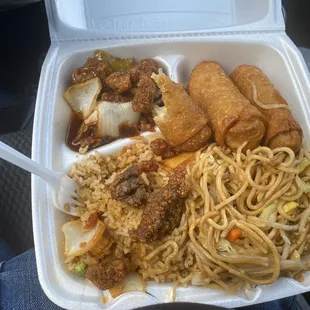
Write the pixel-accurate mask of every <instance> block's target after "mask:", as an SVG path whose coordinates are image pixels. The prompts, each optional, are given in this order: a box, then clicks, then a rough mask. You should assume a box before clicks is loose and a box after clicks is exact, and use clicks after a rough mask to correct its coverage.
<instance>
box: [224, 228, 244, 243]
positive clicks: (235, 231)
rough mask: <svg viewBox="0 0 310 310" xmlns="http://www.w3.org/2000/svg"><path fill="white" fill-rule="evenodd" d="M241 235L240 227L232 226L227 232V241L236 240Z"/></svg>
mask: <svg viewBox="0 0 310 310" xmlns="http://www.w3.org/2000/svg"><path fill="white" fill-rule="evenodd" d="M240 236H241V229H239V228H234V229H232V230H231V231H230V232H229V233H228V234H227V240H228V241H236V240H237V239H239V238H240Z"/></svg>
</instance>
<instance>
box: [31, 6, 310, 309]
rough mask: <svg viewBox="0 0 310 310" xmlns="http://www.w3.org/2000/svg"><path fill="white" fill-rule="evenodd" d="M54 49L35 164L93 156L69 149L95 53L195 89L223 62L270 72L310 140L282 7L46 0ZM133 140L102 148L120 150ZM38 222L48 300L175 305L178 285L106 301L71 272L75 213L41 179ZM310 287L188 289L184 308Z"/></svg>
mask: <svg viewBox="0 0 310 310" xmlns="http://www.w3.org/2000/svg"><path fill="white" fill-rule="evenodd" d="M46 8H47V14H48V19H49V27H50V34H51V39H52V43H51V47H50V49H49V52H48V54H47V56H46V59H45V62H44V65H43V68H42V72H41V79H40V84H39V89H38V97H37V103H36V111H35V121H34V131H33V146H32V158H33V159H34V160H35V161H37V162H39V163H40V164H42V165H44V166H46V167H48V168H51V169H54V170H58V171H65V172H67V171H68V170H69V169H70V166H71V165H72V163H73V162H75V161H77V160H80V159H82V158H84V156H87V155H84V156H81V155H77V153H75V152H72V151H71V150H70V149H69V148H68V147H67V146H66V144H65V136H66V130H67V126H68V122H69V119H70V113H71V111H70V108H69V106H68V105H67V104H66V103H65V101H64V99H63V93H64V91H65V89H66V88H67V87H68V86H69V85H70V80H71V72H72V71H73V70H74V69H75V68H77V67H79V66H81V65H82V64H83V63H84V62H85V61H86V59H87V57H89V56H90V55H92V53H93V51H94V50H95V49H104V50H106V51H108V52H110V53H112V54H113V55H115V56H118V57H135V58H136V59H142V58H146V57H153V58H155V59H156V60H158V62H159V63H160V65H161V66H162V67H163V68H164V69H165V70H166V72H168V74H169V75H170V77H171V78H172V79H173V80H174V81H176V82H181V83H186V82H187V79H188V77H189V75H190V72H191V70H192V69H193V67H194V65H195V64H197V63H199V62H200V61H202V60H213V61H217V62H219V63H220V64H221V65H222V66H223V68H224V69H225V70H226V72H227V73H228V74H229V73H231V71H232V70H234V68H236V67H237V66H239V65H241V64H250V65H255V66H258V67H259V68H261V69H262V70H263V71H264V72H265V73H266V74H267V76H268V77H269V78H270V80H271V81H272V82H273V83H274V85H275V86H276V88H277V89H278V90H279V91H280V92H281V94H282V96H283V97H284V98H285V99H286V100H287V101H288V103H289V105H290V107H291V108H292V111H293V114H294V116H295V117H296V119H297V120H298V122H299V123H300V124H301V127H302V129H303V131H304V136H305V139H306V141H308V143H310V133H309V128H310V108H309V100H310V82H309V72H308V70H307V67H306V64H305V62H304V60H303V58H302V56H301V53H300V52H299V51H298V49H297V48H296V47H295V45H294V44H293V43H292V42H291V40H290V39H289V38H288V37H287V35H286V34H285V32H284V22H283V17H282V12H281V1H278V0H251V1H248V0H220V1H211V0H207V1H206V0H192V1H185V0H148V1H146V0H135V1H127V0H113V1H102V0H62V1H60V0H46ZM128 142H129V140H128V139H124V140H118V141H116V142H113V143H111V144H109V145H106V146H102V147H100V148H99V149H97V150H98V151H99V152H101V153H102V154H105V153H113V152H115V151H118V150H120V149H121V148H122V146H124V145H126V144H127V143H128ZM32 216H33V230H34V241H35V249H36V259H37V267H38V275H39V280H40V283H41V286H42V288H43V290H44V292H45V293H46V295H47V296H48V297H49V298H50V299H51V300H52V301H53V302H54V303H56V304H57V305H59V306H61V307H63V308H68V309H132V308H136V307H138V306H143V305H148V304H154V303H163V302H171V301H172V284H170V283H165V284H156V283H148V285H147V293H141V292H135V293H125V294H123V295H121V296H119V297H117V298H116V299H114V300H113V299H112V298H110V299H109V300H108V301H107V302H106V303H104V302H103V301H102V297H103V296H104V295H107V294H108V293H107V292H102V291H100V290H99V289H97V288H96V287H95V286H93V285H92V284H90V283H89V282H87V281H85V280H82V279H80V278H77V277H75V276H74V275H73V274H71V273H69V272H68V271H67V268H66V266H65V264H64V255H63V242H64V240H63V235H62V232H61V230H60V227H61V225H62V224H63V223H64V222H65V219H66V216H65V215H64V214H63V213H61V212H60V211H58V210H57V209H55V208H54V207H53V205H52V199H51V189H50V188H49V187H48V186H47V184H46V183H45V182H43V181H42V180H41V179H40V178H38V177H35V176H33V177H32ZM309 289H310V273H306V275H305V281H304V282H303V283H298V282H297V281H295V280H292V279H288V278H280V279H279V280H278V281H276V282H275V283H274V284H272V285H268V286H257V287H256V288H254V289H253V290H252V291H246V292H244V293H242V294H241V295H230V294H228V293H226V292H224V291H219V290H214V289H209V288H202V287H188V288H184V287H179V288H178V289H177V298H176V301H185V302H186V301H187V302H198V303H204V304H214V305H220V306H223V307H228V308H233V307H239V306H245V305H249V304H255V303H261V302H265V301H270V300H273V299H278V298H283V297H287V296H291V295H295V294H299V293H302V292H305V291H308V290H309Z"/></svg>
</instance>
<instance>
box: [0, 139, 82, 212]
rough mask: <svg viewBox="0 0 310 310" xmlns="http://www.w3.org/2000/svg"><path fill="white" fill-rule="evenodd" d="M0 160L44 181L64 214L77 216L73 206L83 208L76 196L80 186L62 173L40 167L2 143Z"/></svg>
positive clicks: (57, 206) (55, 203) (56, 204)
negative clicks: (67, 206) (50, 188)
mask: <svg viewBox="0 0 310 310" xmlns="http://www.w3.org/2000/svg"><path fill="white" fill-rule="evenodd" d="M0 158H2V159H4V160H6V161H8V162H10V163H12V164H13V165H15V166H18V167H20V168H22V169H24V170H26V171H29V172H31V173H33V174H35V175H37V176H39V177H41V178H42V179H44V180H45V181H46V182H47V183H48V184H49V185H50V186H51V187H52V189H53V195H52V196H53V203H54V206H55V207H56V208H57V209H59V210H60V211H62V212H65V213H67V214H70V215H74V216H77V212H76V210H75V208H74V207H72V205H77V206H81V205H82V204H81V203H80V202H79V201H78V198H77V194H76V190H77V189H78V188H79V185H78V184H77V183H76V182H75V181H74V180H72V179H71V178H69V177H68V176H67V175H66V174H64V173H62V172H55V171H52V170H50V169H47V168H45V167H43V166H41V165H39V164H38V163H36V162H35V161H33V160H32V159H30V158H28V157H27V156H25V155H24V154H22V153H20V152H18V151H16V150H15V149H13V148H11V147H10V146H8V145H7V144H5V143H3V142H1V141H0ZM67 204H69V205H70V208H66V207H65V205H67Z"/></svg>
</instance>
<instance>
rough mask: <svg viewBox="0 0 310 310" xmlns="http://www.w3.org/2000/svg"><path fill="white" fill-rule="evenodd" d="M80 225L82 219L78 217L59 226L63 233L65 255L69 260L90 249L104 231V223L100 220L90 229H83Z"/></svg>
mask: <svg viewBox="0 0 310 310" xmlns="http://www.w3.org/2000/svg"><path fill="white" fill-rule="evenodd" d="M82 226H83V223H82V221H81V220H80V219H78V220H76V221H71V222H67V223H65V224H64V225H62V227H61V230H62V231H63V233H64V235H65V255H66V256H67V257H68V259H69V260H71V258H72V257H75V256H79V255H82V254H84V253H86V252H88V251H89V250H90V249H92V248H93V247H94V246H95V245H96V243H97V242H98V241H99V239H100V238H101V237H102V235H103V233H104V231H105V225H104V224H103V223H102V222H101V221H100V220H98V221H97V225H96V226H94V227H93V228H92V229H90V230H83V228H82Z"/></svg>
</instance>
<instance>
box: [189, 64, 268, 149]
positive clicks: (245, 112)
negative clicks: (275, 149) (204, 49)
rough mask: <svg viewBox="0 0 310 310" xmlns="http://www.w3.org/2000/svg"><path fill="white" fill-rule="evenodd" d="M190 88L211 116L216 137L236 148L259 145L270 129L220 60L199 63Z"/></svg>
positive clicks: (222, 142) (220, 143) (194, 96)
mask: <svg viewBox="0 0 310 310" xmlns="http://www.w3.org/2000/svg"><path fill="white" fill-rule="evenodd" d="M188 92H189V94H190V96H191V98H192V99H193V100H194V101H196V102H197V103H198V104H200V106H201V108H202V109H203V111H205V113H206V114H207V116H208V117H209V118H210V123H211V128H212V130H213V131H214V135H215V140H216V142H217V143H218V144H219V145H221V146H224V145H226V146H228V147H229V148H230V149H232V150H236V149H237V148H238V147H239V146H240V145H241V144H242V143H244V142H245V141H247V145H246V147H245V148H244V150H245V149H254V148H255V147H257V146H258V145H259V144H260V142H261V140H262V138H263V136H264V134H265V131H266V123H267V122H266V118H265V117H264V115H263V114H262V113H260V112H259V111H258V109H256V108H255V107H254V106H253V105H251V103H250V102H249V100H247V99H246V98H245V97H244V96H243V95H242V94H241V93H240V91H239V90H238V88H237V87H236V86H235V85H234V83H233V82H232V81H231V79H230V78H229V77H228V76H227V75H226V73H225V71H224V70H223V69H222V68H221V66H220V65H219V64H217V63H216V62H212V61H203V62H201V63H199V64H198V65H197V66H196V67H195V68H194V70H193V71H192V73H191V76H190V79H189V83H188Z"/></svg>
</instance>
